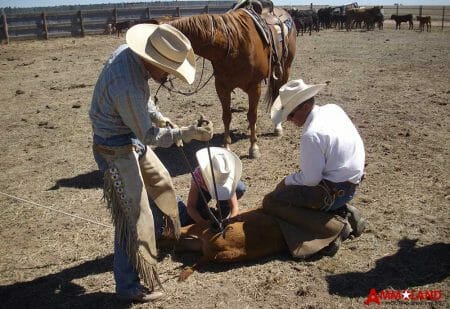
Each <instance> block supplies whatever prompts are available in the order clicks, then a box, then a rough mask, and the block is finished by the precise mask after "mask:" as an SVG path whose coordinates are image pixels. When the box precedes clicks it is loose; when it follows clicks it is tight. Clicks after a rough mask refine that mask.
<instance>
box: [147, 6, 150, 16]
mask: <svg viewBox="0 0 450 309" xmlns="http://www.w3.org/2000/svg"><path fill="white" fill-rule="evenodd" d="M146 11H147V19H150V8H149V7H148V8H147V10H146Z"/></svg>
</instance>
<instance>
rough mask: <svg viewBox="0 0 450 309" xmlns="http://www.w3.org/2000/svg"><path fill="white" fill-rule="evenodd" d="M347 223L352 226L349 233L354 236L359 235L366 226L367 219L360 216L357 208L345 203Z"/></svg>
mask: <svg viewBox="0 0 450 309" xmlns="http://www.w3.org/2000/svg"><path fill="white" fill-rule="evenodd" d="M346 208H347V219H348V223H350V226H351V227H352V232H351V235H353V236H355V237H359V236H361V234H362V233H363V232H364V230H365V229H366V226H367V220H366V219H364V218H363V217H361V213H360V212H359V210H358V209H357V208H356V207H354V206H350V205H346Z"/></svg>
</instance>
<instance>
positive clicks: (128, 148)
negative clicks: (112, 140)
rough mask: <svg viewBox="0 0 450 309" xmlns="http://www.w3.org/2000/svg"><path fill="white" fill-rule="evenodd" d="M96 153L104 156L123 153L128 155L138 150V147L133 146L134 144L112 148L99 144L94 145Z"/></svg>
mask: <svg viewBox="0 0 450 309" xmlns="http://www.w3.org/2000/svg"><path fill="white" fill-rule="evenodd" d="M93 148H94V151H96V152H98V153H103V154H107V155H110V156H113V155H116V154H121V153H128V152H130V151H132V150H135V151H136V150H137V147H136V146H134V145H132V144H128V145H124V146H118V147H111V146H103V145H99V144H94V145H93Z"/></svg>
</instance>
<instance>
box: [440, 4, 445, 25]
mask: <svg viewBox="0 0 450 309" xmlns="http://www.w3.org/2000/svg"><path fill="white" fill-rule="evenodd" d="M444 19H445V6H443V7H442V25H441V30H442V31H444Z"/></svg>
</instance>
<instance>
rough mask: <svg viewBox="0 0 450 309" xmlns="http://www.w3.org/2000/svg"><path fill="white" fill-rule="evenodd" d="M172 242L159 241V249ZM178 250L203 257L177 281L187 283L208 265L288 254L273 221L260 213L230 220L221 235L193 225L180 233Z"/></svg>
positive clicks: (169, 240)
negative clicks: (195, 272)
mask: <svg viewBox="0 0 450 309" xmlns="http://www.w3.org/2000/svg"><path fill="white" fill-rule="evenodd" d="M173 244H174V240H172V239H162V240H160V241H159V242H158V245H159V246H160V247H170V246H171V245H173ZM176 249H177V250H189V251H201V252H202V253H203V256H202V257H201V258H200V260H199V261H198V262H197V263H195V264H194V265H193V266H191V267H186V268H185V269H184V270H183V271H182V272H181V274H180V276H179V281H184V280H186V279H187V278H188V277H189V276H190V275H191V274H192V273H193V272H194V271H195V269H198V268H199V267H201V266H202V265H205V264H207V263H209V262H213V261H214V262H219V263H230V262H241V261H249V260H255V259H258V258H262V257H266V256H269V255H273V254H277V253H280V252H283V251H285V252H288V247H287V245H286V242H285V240H284V238H283V234H282V233H281V230H280V228H279V227H278V223H277V221H276V219H275V218H274V217H272V216H269V215H267V214H265V213H264V212H263V211H262V209H253V210H250V211H247V212H243V213H241V214H240V215H238V216H236V217H233V218H231V219H230V220H229V222H228V224H227V225H226V227H225V229H224V232H223V233H218V232H217V231H215V230H214V229H211V228H210V225H209V224H206V225H205V224H193V225H189V226H186V227H183V228H182V229H181V236H180V240H179V241H178V242H177V243H176Z"/></svg>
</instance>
